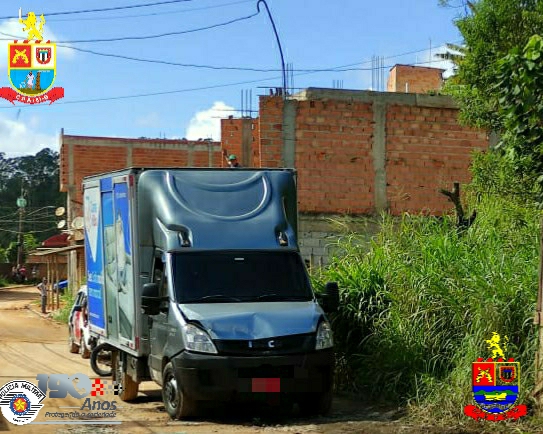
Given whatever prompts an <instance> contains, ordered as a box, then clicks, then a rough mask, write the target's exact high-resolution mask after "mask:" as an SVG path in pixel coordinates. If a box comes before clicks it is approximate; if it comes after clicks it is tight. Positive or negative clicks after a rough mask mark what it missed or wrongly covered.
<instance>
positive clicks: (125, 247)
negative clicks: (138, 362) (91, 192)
mask: <svg viewBox="0 0 543 434" xmlns="http://www.w3.org/2000/svg"><path fill="white" fill-rule="evenodd" d="M128 179H129V177H128V176H127V175H126V176H118V177H115V178H108V179H103V180H101V181H102V182H101V190H102V191H101V194H102V207H103V208H102V217H103V233H104V271H105V272H104V284H105V299H106V312H107V330H108V333H107V334H108V337H109V338H110V339H113V340H116V341H118V342H119V343H121V344H122V345H126V346H128V347H130V348H135V344H134V287H133V282H134V276H133V252H132V237H133V235H132V225H131V219H130V217H131V209H130V203H131V202H130V200H129V194H131V191H130V189H129V185H128Z"/></svg>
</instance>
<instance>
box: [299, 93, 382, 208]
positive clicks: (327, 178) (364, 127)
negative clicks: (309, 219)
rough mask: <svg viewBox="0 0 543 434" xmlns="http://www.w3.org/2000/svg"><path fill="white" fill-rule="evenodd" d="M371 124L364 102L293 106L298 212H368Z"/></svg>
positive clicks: (370, 203)
mask: <svg viewBox="0 0 543 434" xmlns="http://www.w3.org/2000/svg"><path fill="white" fill-rule="evenodd" d="M372 123H373V111H372V106H371V104H368V103H360V102H345V101H300V102H299V103H298V110H297V115H296V169H297V171H298V195H299V196H298V200H299V202H300V207H301V209H300V211H305V212H319V213H320V212H338V213H350V214H366V213H370V212H372V211H373V207H374V193H373V176H374V174H373V166H372V160H371V137H372V134H373V125H372Z"/></svg>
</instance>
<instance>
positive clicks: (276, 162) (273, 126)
mask: <svg viewBox="0 0 543 434" xmlns="http://www.w3.org/2000/svg"><path fill="white" fill-rule="evenodd" d="M259 111H260V117H259V118H258V120H259V122H258V130H259V132H260V143H259V154H260V167H281V154H282V149H283V132H282V131H283V97H281V96H270V97H261V98H260V110H259Z"/></svg>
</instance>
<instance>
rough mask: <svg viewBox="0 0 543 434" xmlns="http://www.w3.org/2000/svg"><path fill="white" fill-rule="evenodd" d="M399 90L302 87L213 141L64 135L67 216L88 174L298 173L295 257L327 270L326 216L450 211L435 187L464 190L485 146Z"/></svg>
mask: <svg viewBox="0 0 543 434" xmlns="http://www.w3.org/2000/svg"><path fill="white" fill-rule="evenodd" d="M409 68H412V67H409ZM422 69H423V70H424V71H422V72H421V71H419V73H418V75H419V76H420V77H426V78H428V77H430V78H429V79H428V80H427V81H425V82H424V83H422V84H421V87H420V89H421V91H422V90H423V89H426V88H427V87H428V86H429V87H432V86H434V87H435V86H437V85H439V86H440V85H441V82H440V81H439V80H437V79H436V77H437V78H440V77H441V73H442V70H435V69H434V70H432V71H429V70H431V69H433V68H422ZM411 72H413V71H411ZM415 72H416V71H415ZM395 74H396V75H395V76H394V77H392V76H391V78H390V80H396V82H397V83H400V88H401V87H402V85H401V81H400V82H398V80H402V77H404V78H405V77H406V75H405V70H404V68H403V67H397V68H396V72H395ZM411 77H416V74H415V75H413V74H411ZM432 77H433V78H432ZM390 80H389V82H390ZM432 80H433V81H432ZM410 89H411V90H413V89H416V86H415V87H413V86H411V87H410ZM398 90H399V91H398V92H369V91H362V90H343V89H316V88H309V89H306V90H305V91H303V92H300V93H298V94H296V95H293V96H289V97H286V98H285V97H283V96H273V95H272V96H261V97H260V102H259V117H258V118H248V117H244V118H237V119H236V118H233V117H229V118H228V119H223V120H222V121H221V138H222V141H221V143H218V142H211V141H187V140H158V139H118V138H103V137H81V136H68V135H64V134H62V135H61V139H60V142H61V189H62V191H66V192H67V193H68V212H69V216H68V217H69V218H73V217H75V216H76V215H79V214H80V213H81V208H80V206H81V180H82V179H83V177H84V176H86V175H90V174H94V173H100V172H104V171H108V170H114V169H121V168H124V167H128V166H152V167H159V166H162V167H186V166H192V167H224V165H225V161H224V158H223V157H222V151H223V149H226V150H227V151H228V153H233V154H236V155H237V156H238V159H239V161H240V162H241V163H242V165H243V166H244V167H294V168H296V169H297V173H298V200H299V212H300V225H299V227H300V240H301V247H302V254H303V255H304V256H305V257H306V258H310V259H311V261H313V262H317V263H322V262H325V260H326V257H327V245H328V244H329V242H330V240H329V239H328V237H329V235H331V234H333V233H334V228H333V227H331V226H330V224H329V223H328V217H330V216H337V215H350V216H353V217H358V216H364V215H375V214H378V213H380V212H383V211H387V212H390V213H392V214H394V215H399V214H401V213H403V212H410V213H420V212H423V213H426V214H434V215H439V214H443V213H446V212H450V210H451V208H452V206H451V203H450V202H448V199H447V198H446V197H445V196H443V195H442V194H440V193H439V189H440V188H447V189H450V188H451V187H452V183H453V182H456V181H457V182H460V183H464V182H468V181H469V179H470V175H469V165H470V162H471V153H472V152H473V151H474V150H481V149H486V148H487V147H488V145H489V140H488V137H487V134H486V132H484V131H479V130H474V129H471V128H467V127H464V126H461V125H460V124H459V123H458V119H457V116H458V109H457V107H456V105H455V104H454V102H453V101H452V100H451V99H450V98H448V97H445V96H438V95H428V94H421V93H418V94H416V93H405V92H402V90H401V89H398ZM433 90H436V89H435V88H434V89H433ZM355 220H356V219H355Z"/></svg>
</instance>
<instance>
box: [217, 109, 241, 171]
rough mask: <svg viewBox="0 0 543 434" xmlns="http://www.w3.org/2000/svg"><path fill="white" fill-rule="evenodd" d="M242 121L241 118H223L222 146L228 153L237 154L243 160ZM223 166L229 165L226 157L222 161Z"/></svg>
mask: <svg viewBox="0 0 543 434" xmlns="http://www.w3.org/2000/svg"><path fill="white" fill-rule="evenodd" d="M242 121H243V119H241V118H235V119H233V118H232V119H221V147H222V149H226V150H227V152H228V155H231V154H234V155H236V156H237V157H238V159H239V161H243V160H242V158H243V157H242V150H241V131H242ZM221 167H227V163H226V159H224V158H223V159H222V161H221Z"/></svg>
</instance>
